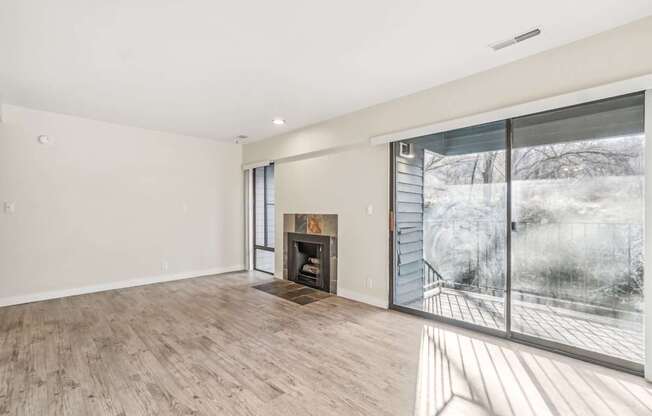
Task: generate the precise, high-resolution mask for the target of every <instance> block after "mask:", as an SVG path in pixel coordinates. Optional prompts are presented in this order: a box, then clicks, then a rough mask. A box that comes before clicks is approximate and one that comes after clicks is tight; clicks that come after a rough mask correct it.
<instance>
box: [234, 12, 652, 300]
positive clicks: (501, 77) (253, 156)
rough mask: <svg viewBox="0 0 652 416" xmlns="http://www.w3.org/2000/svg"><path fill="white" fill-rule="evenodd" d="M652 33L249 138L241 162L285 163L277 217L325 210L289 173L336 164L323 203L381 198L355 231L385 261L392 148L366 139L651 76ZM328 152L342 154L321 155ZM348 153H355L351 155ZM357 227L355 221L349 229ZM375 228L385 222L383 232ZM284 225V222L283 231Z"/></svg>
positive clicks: (627, 31)
mask: <svg viewBox="0 0 652 416" xmlns="http://www.w3.org/2000/svg"><path fill="white" fill-rule="evenodd" d="M651 40H652V18H646V19H642V20H640V21H638V22H634V23H632V24H629V25H627V26H623V27H621V28H617V29H614V30H612V31H609V32H605V33H602V34H599V35H597V36H593V37H591V38H587V39H584V40H581V41H578V42H575V43H572V44H569V45H566V46H563V47H560V48H557V49H553V50H550V51H547V52H544V53H541V54H538V55H535V56H531V57H529V58H526V59H523V60H521V61H517V62H514V63H511V64H508V65H505V66H502V67H499V68H495V69H492V70H489V71H486V72H482V73H479V74H476V75H473V76H470V77H467V78H464V79H460V80H457V81H454V82H451V83H448V84H445V85H441V86H438V87H435V88H432V89H429V90H426V91H423V92H420V93H417V94H414V95H411V96H407V97H403V98H400V99H397V100H394V101H390V102H387V103H383V104H380V105H377V106H374V107H370V108H367V109H364V110H361V111H358V112H355V113H351V114H347V115H345V116H342V117H338V118H335V119H332V120H329V121H326V122H324V123H319V124H316V125H314V126H309V127H307V128H304V129H299V130H296V131H293V132H289V133H287V134H282V135H279V136H277V137H275V138H272V139H269V140H265V141H261V142H255V143H251V144H248V145H245V147H244V153H243V160H244V162H245V163H252V162H256V161H261V160H277V161H278V162H279V166H280V165H281V164H283V165H284V166H283V167H280V168H279V171H280V172H281V173H280V176H279V178H278V179H277V183H276V192H277V197H276V204H277V205H278V206H279V209H278V210H277V221H278V220H279V218H282V214H283V213H287V212H286V211H284V210H285V209H290V207H292V209H291V211H290V212H292V211H298V209H295V208H294V207H296V206H297V205H298V206H302V207H305V208H306V209H302V210H301V211H304V212H305V211H308V210H307V208H308V206H306V205H308V204H311V205H313V206H314V211H321V209H319V205H317V204H316V203H310V202H309V201H303V200H299V202H296V201H288V200H287V198H295V199H296V198H297V197H299V198H308V197H307V196H305V197H304V196H302V194H301V193H300V192H299V190H300V189H301V190H304V189H305V187H306V186H307V185H306V184H305V183H304V182H305V179H303V178H294V177H290V176H289V175H285V174H284V173H283V171H287V172H293V173H294V174H296V175H299V174H304V175H307V174H308V173H309V172H310V171H311V170H312V169H313V168H315V169H317V170H318V171H320V172H324V174H325V172H331V175H330V176H323V177H319V178H317V179H318V180H319V183H321V184H322V185H324V186H326V187H327V189H330V190H333V193H332V195H330V196H329V197H330V198H332V199H337V201H331V202H328V201H325V203H326V204H330V205H329V206H331V207H332V209H333V210H334V211H335V210H337V211H339V212H349V213H351V214H350V215H353V217H355V218H358V219H360V218H361V217H359V215H362V213H363V212H364V210H365V204H366V201H372V200H373V201H381V203H380V204H378V205H377V207H376V208H377V209H376V211H375V213H374V219H373V224H374V225H371V224H369V228H368V229H367V230H366V231H367V232H366V233H361V234H360V235H359V236H358V237H356V243H357V244H356V247H355V249H356V250H363V251H364V252H363V253H361V254H359V256H361V257H362V258H364V259H365V261H367V260H372V262H373V264H381V263H382V264H385V265H387V261H388V260H387V259H388V252H387V249H386V243H383V245H381V244H379V243H378V241H377V240H379V239H382V240H383V242H385V241H386V239H387V235H388V226H387V224H388V216H389V204H388V200H389V183H388V175H387V172H388V163H389V162H388V157H385V158H383V157H382V156H381V155H380V153H381V152H383V153H385V152H387V149H386V147H383V149H382V150H378V148H372V147H370V146H369V144H368V140H369V138H370V137H372V136H375V135H379V134H383V133H388V132H392V131H398V130H402V129H406V128H411V127H416V126H420V125H425V124H431V123H436V122H440V121H444V120H450V119H455V118H459V117H464V116H468V115H473V114H477V113H482V112H486V111H490V110H495V109H498V108H502V107H507V106H511V105H517V104H521V103H525V102H529V101H534V100H537V99H542V98H546V97H551V96H555V95H559V94H564V93H569V92H573V91H578V90H582V89H586V88H589V87H592V86H598V85H603V84H607V83H610V82H615V81H619V80H623V79H628V78H633V77H636V76H641V75H646V74H650V73H652V54H651V53H650V52H649V50H650V41H651ZM524 45H525V44H524ZM516 47H520V46H516ZM315 99H319V97H315ZM289 122H290V123H291V120H289ZM329 152H338V153H337V155H333V156H325V155H327V154H328V153H329ZM348 152H351V154H353V153H355V154H357V155H358V157H352V156H349V155H348V154H347V153H348ZM367 153H368V154H367ZM360 162H362V163H360ZM293 165H296V166H293ZM286 178H287V179H289V180H288V182H287V183H286V182H284V181H285V180H287V179H286ZM353 184H355V185H353ZM300 187H301V188H300ZM287 188H297V189H287ZM335 191H337V193H335ZM322 200H323V199H322ZM339 212H334V213H339ZM353 217H352V218H353ZM345 221H346V222H341V223H340V233H344V234H345V235H346V234H348V233H352V232H357V230H358V228H357V226H356V225H352V223H351V222H349V221H348V220H345ZM351 226H352V227H353V229H352V230H347V227H351ZM372 227H382V233H380V231H379V230H376V229H373V230H372ZM280 232H281V227H280V226H279V227H277V234H278V233H280ZM276 241H277V244H278V242H279V241H281V240H279V236H278V235H277V240H276ZM279 247H280V245H279ZM340 249H341V251H344V250H348V249H350V246H349V245H348V244H346V243H343V247H340ZM340 254H341V253H340ZM277 261H279V259H278V257H277ZM373 267H374V272H375V273H377V277H376V279H377V281H378V282H380V281H381V280H385V281H386V280H387V279H388V267H387V266H385V270H380V269H378V270H376V268H375V267H376V266H373ZM338 274H339V276H338V278H339V279H340V280H341V281H343V282H346V283H345V286H344V287H348V288H351V289H352V290H359V293H358V294H359V295H360V296H359V299H360V300H364V298H366V297H370V298H373V299H376V298H385V299H387V297H388V288H387V284H384V285H383V286H382V288H383V289H382V290H383V292H382V293H381V291H380V290H381V289H379V286H377V285H376V284H374V288H373V289H368V288H365V287H364V279H365V276H366V275H367V274H366V273H361V272H360V268H359V267H358V266H355V265H354V264H353V263H348V262H340V265H339V268H338ZM354 288H355V289H354Z"/></svg>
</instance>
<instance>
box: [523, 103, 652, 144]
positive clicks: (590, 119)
mask: <svg viewBox="0 0 652 416" xmlns="http://www.w3.org/2000/svg"><path fill="white" fill-rule="evenodd" d="M644 118H645V96H644V94H642V93H640V94H634V95H626V96H622V97H616V98H610V99H607V100H602V101H596V102H592V103H587V104H582V105H578V106H574V107H567V108H561V109H558V110H552V111H547V112H544V113H539V114H533V115H530V116H524V117H518V118H515V119H513V121H512V126H513V129H514V136H513V137H514V139H513V146H514V147H515V148H516V147H530V146H540V145H545V144H553V143H562V142H572V141H578V140H595V139H606V138H613V137H622V136H633V135H638V134H643V131H644V126H643V120H644Z"/></svg>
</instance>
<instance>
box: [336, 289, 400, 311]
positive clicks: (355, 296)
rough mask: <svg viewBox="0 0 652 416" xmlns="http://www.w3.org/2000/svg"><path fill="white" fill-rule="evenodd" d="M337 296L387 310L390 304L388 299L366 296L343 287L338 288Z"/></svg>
mask: <svg viewBox="0 0 652 416" xmlns="http://www.w3.org/2000/svg"><path fill="white" fill-rule="evenodd" d="M337 296H341V297H343V298H347V299H351V300H355V301H357V302H362V303H366V304H368V305H372V306H377V307H379V308H383V309H387V308H388V307H389V302H388V300H387V299H378V298H376V297H374V296H369V295H365V294H363V293H359V292H356V291H353V290H348V289H344V288H341V287H338V288H337Z"/></svg>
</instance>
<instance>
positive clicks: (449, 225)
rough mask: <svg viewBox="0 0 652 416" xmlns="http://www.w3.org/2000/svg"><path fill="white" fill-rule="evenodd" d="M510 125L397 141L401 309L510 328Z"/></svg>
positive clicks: (398, 290) (396, 299)
mask: <svg viewBox="0 0 652 416" xmlns="http://www.w3.org/2000/svg"><path fill="white" fill-rule="evenodd" d="M506 138H507V136H506V123H505V122H497V123H490V124H486V125H481V126H476V127H470V128H465V129H460V130H455V131H450V132H445V133H439V134H434V135H429V136H424V137H419V138H416V139H412V140H408V141H404V142H399V143H396V144H395V145H394V146H395V163H394V165H395V172H394V177H395V185H394V187H395V194H394V196H395V206H394V212H395V225H396V227H395V228H396V230H395V238H394V241H395V249H396V251H395V253H396V254H395V257H396V265H395V274H394V276H395V279H394V300H393V301H394V304H395V305H399V306H402V307H406V308H410V309H415V310H418V311H421V312H425V313H427V314H433V315H437V316H439V317H442V318H445V319H451V320H456V321H461V322H464V323H467V324H471V325H475V326H481V327H487V328H491V329H493V330H499V331H504V330H505V314H504V310H505V302H504V300H505V272H506V271H505V265H506V233H507V224H506V213H507V202H506V201H507V198H506V196H507V193H506V192H507V187H506V177H505V172H506V169H505V167H506V160H505V146H506Z"/></svg>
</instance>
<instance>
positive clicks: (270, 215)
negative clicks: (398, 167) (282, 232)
mask: <svg viewBox="0 0 652 416" xmlns="http://www.w3.org/2000/svg"><path fill="white" fill-rule="evenodd" d="M253 179H254V269H256V270H259V271H261V272H265V273H272V274H273V273H274V213H275V210H274V165H268V166H263V167H259V168H255V169H254V178H253Z"/></svg>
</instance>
